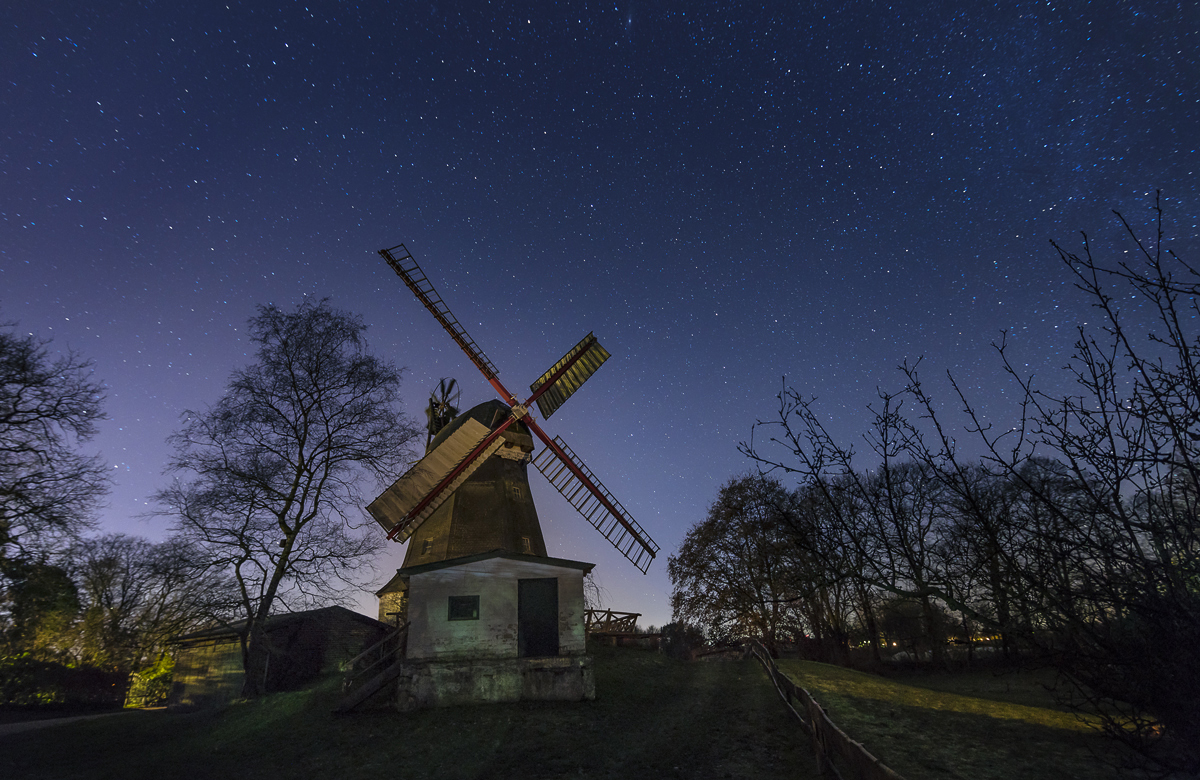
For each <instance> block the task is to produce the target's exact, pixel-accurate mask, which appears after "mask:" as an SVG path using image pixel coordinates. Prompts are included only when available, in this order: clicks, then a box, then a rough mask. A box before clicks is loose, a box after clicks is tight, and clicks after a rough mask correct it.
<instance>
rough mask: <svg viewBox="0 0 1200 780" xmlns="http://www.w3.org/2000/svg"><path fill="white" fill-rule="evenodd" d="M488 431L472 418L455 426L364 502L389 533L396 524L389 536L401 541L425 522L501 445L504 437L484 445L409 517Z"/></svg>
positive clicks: (486, 435)
mask: <svg viewBox="0 0 1200 780" xmlns="http://www.w3.org/2000/svg"><path fill="white" fill-rule="evenodd" d="M490 433H491V431H490V430H488V428H487V426H485V425H483V424H482V423H479V422H476V421H475V420H467V421H466V422H464V423H463V425H462V426H461V427H459V429H458V430H456V431H454V433H452V434H450V436H448V437H447V438H446V440H445V441H444V442H442V443H441V444H439V445H438V446H437V448H436V449H434V450H433V452H430V453H429V454H428V455H426V456H425V457H423V458H421V460H419V461H418V462H417V464H416V465H415V466H413V467H412V468H411V469H409V470H408V471H406V472H404V474H403V475H402V476H401V477H400V479H398V480H396V481H395V482H394V483H393V484H392V486H391V487H390V488H388V489H387V490H385V491H384V492H383V493H382V494H380V496H379V497H378V498H376V499H375V500H374V501H372V502H371V503H370V504H369V505H368V506H367V511H368V512H370V513H371V516H372V517H374V518H375V521H376V522H377V523H379V524H380V525H381V526H383V528H384V530H386V531H387V532H388V535H389V536H392V534H393V532H394V530H395V529H396V527H397V526H400V527H401V528H400V530H399V531H397V532H395V535H394V536H392V538H393V539H395V540H396V541H397V542H403V541H405V540H406V539H408V537H410V536H412V535H413V532H414V531H416V530H417V527H418V526H420V525H421V523H423V522H425V520H426V519H428V518H429V516H430V515H432V514H433V512H434V510H435V509H437V508H438V507H439V506H441V505H442V504H443V503H444V502H445V501H446V499H447V498H449V497H450V496H451V495H452V494H453V493H454V491H455V490H456V489H458V486H459V485H461V484H462V483H463V481H464V480H466V479H467V477H469V476H471V475H472V474H474V473H475V470H476V469H478V468H479V467H480V466H482V465H483V464H484V462H485V461H486V460H487V459H488V458H489V457H490V456H491V455H492V454H493V453H495V452H496V450H498V449H500V447H501V446H503V445H504V439H503V438H502V437H497V438H496V439H495V441H493V442H492V443H491V444H490V445H489V446H488V447H487V448H485V449H484V450H483V452H480V453H479V454H478V456H477V457H476V458H475V459H474V460H472V461H471V462H470V463H468V464H466V467H465V468H463V470H462V471H460V472H459V474H458V475H457V476H456V477H455V479H454V481H452V482H450V483H449V484H448V485H446V486H445V487H444V488H443V489H442V490H441V492H439V493H438V494H437V495H436V496H433V498H432V499H430V500H429V501H428V502H427V503H426V504H425V505H424V506H423V507H421V509H420V511H419V512H418V513H417V514H416V515H415V516H412V517H410V514H412V513H413V510H415V509H416V508H417V507H418V506H420V504H421V502H422V501H424V500H425V499H426V497H427V496H429V494H430V493H431V492H432V491H433V490H434V489H435V488H437V486H438V485H439V484H441V482H442V481H443V480H444V479H445V478H446V477H448V476H449V475H450V474H451V473H452V472H453V471H454V470H455V469H456V468H458V466H459V464H461V463H462V462H463V460H464V459H465V458H466V457H467V456H468V455H470V454H471V453H472V452H473V451H474V450H475V448H476V447H478V446H479V444H480V443H481V442H482V441H483V440H484V439H486V438H487V437H488V435H489V434H490Z"/></svg>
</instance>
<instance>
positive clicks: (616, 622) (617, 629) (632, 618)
mask: <svg viewBox="0 0 1200 780" xmlns="http://www.w3.org/2000/svg"><path fill="white" fill-rule="evenodd" d="M641 616H642V613H640V612H614V611H613V610H611V609H589V610H586V611H585V612H584V613H583V621H584V630H585V631H587V632H588V633H589V634H634V633H637V619H638V618H640V617H641Z"/></svg>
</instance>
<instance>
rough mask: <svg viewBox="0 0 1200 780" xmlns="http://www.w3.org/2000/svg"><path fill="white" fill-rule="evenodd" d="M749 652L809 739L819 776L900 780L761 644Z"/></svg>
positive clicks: (844, 779)
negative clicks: (836, 723)
mask: <svg viewBox="0 0 1200 780" xmlns="http://www.w3.org/2000/svg"><path fill="white" fill-rule="evenodd" d="M750 652H751V653H753V654H754V657H755V658H757V659H758V662H759V663H761V664H762V665H763V669H765V670H766V672H767V676H768V677H770V678H771V683H772V684H773V685H774V686H775V690H776V691H777V692H778V693H779V697H780V698H781V699H783V703H784V706H786V707H787V708H788V711H789V712H791V713H792V715H793V716H794V717H795V718H796V720H797V721H799V722H800V727H801V728H803V729H804V732H805V733H806V734H808V735H809V737H811V738H812V744H813V750H814V751H815V752H816V754H817V766H819V767H820V769H821V773H822V774H828V775H831V776H833V777H836V778H838V780H904V779H903V778H902V777H900V775H898V774H896V773H895V772H893V771H892V770H891V769H889V768H887V767H886V766H884V765H883V763H882V762H880V760H879V759H878V758H875V756H873V755H871V754H870V753H869V752H868V751H867V749H866V748H865V747H863V746H862V744H861V743H858V742H855V741H854V740H852V739H850V737H848V736H846V732H844V731H842V730H841V729H839V728H838V727H837V726H836V725H835V724H834V722H833V721H832V720H830V719H829V716H828V715H827V714H826V713H825V709H824V708H823V707H822V706H821V705H820V704H817V702H816V701H815V700H814V699H813V697H812V696H811V695H809V693H808V691H806V690H804V689H803V688H801V687H800V686H799V685H796V684H795V683H794V682H792V681H791V680H790V679H788V677H787V675H785V674H783V673H782V672H780V671H779V667H777V666H776V665H775V660H774V659H773V658H771V654H770V653H769V652H767V649H766V648H765V647H763V646H762V644H761V643H759V642H757V641H756V642H752V643H751V644H750Z"/></svg>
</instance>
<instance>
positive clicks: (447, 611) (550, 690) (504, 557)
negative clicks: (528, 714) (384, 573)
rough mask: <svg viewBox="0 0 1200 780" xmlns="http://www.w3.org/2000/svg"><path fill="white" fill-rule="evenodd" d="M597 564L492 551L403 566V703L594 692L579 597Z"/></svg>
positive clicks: (554, 696)
mask: <svg viewBox="0 0 1200 780" xmlns="http://www.w3.org/2000/svg"><path fill="white" fill-rule="evenodd" d="M593 566H594V564H591V563H583V562H581V561H569V560H565V559H562V558H548V557H546V556H541V555H524V554H521V553H514V552H509V551H505V550H493V551H491V552H487V553H480V554H478V555H469V556H464V557H461V558H455V559H451V560H444V561H437V562H434V563H429V564H424V565H420V566H408V567H405V568H403V569H400V570H399V572H398V578H399V579H402V580H403V581H404V583H405V585H406V587H405V593H406V602H407V603H406V609H405V612H406V615H405V617H406V619H407V622H408V642H407V651H406V653H405V659H404V667H405V670H404V671H403V672H402V673H401V675H400V678H399V679H400V688H399V698H398V701H397V704H398V706H399V708H400V709H402V710H409V709H418V708H423V707H431V706H442V705H446V704H457V703H466V702H479V701H517V700H520V699H541V700H546V699H560V700H576V701H578V700H581V699H592V698H595V680H594V677H593V673H592V666H591V659H590V658H588V657H587V656H586V654H585V652H586V651H585V642H586V635H585V632H584V610H585V606H584V600H583V577H584V575H585V574H586V573H587V572H589V571H591V569H592V567H593ZM390 584H398V580H397V581H394V583H390Z"/></svg>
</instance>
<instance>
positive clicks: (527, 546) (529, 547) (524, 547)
mask: <svg viewBox="0 0 1200 780" xmlns="http://www.w3.org/2000/svg"><path fill="white" fill-rule="evenodd" d="M521 552H524V553H532V552H533V543H532V542H530V541H529V537H528V536H522V537H521Z"/></svg>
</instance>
